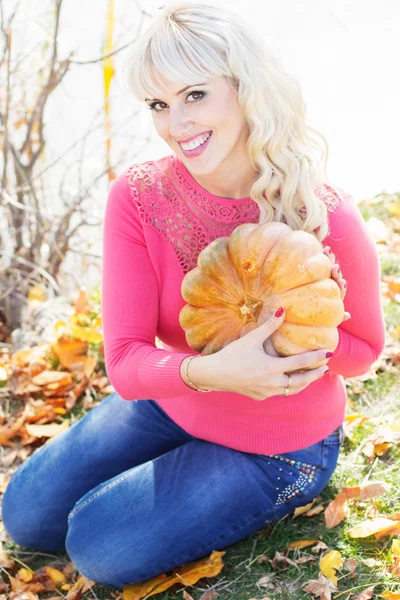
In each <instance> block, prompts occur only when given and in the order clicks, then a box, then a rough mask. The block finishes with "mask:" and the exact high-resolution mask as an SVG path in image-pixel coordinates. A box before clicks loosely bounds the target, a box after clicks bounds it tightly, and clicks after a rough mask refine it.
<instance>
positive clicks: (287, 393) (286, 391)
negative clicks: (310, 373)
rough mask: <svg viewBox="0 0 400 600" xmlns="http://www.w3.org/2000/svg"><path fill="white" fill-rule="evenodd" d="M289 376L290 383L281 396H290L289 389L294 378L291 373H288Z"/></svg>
mask: <svg viewBox="0 0 400 600" xmlns="http://www.w3.org/2000/svg"><path fill="white" fill-rule="evenodd" d="M288 377H289V380H288V384H287V386H286V387H285V392H284V393H283V394H280V395H281V396H289V390H290V387H291V385H292V378H291V377H290V375H288Z"/></svg>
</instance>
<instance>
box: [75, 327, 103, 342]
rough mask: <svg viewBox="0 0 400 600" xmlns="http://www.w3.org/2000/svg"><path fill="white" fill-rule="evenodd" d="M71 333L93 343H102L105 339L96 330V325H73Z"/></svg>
mask: <svg viewBox="0 0 400 600" xmlns="http://www.w3.org/2000/svg"><path fill="white" fill-rule="evenodd" d="M71 333H72V335H73V336H74V337H76V338H78V339H79V340H84V341H86V342H90V343H91V344H100V343H101V342H102V341H103V335H102V334H101V333H99V332H98V331H95V328H94V327H90V328H89V327H80V326H79V325H71Z"/></svg>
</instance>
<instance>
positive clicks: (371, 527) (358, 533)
mask: <svg viewBox="0 0 400 600" xmlns="http://www.w3.org/2000/svg"><path fill="white" fill-rule="evenodd" d="M388 527H393V521H391V520H390V519H386V518H385V517H377V518H376V519H367V520H366V521H362V522H361V523H360V524H359V525H356V527H352V528H351V529H348V530H347V531H346V532H345V533H346V534H347V535H349V536H350V537H353V538H364V537H368V536H369V535H372V534H373V533H377V532H378V531H382V530H383V529H386V528H388Z"/></svg>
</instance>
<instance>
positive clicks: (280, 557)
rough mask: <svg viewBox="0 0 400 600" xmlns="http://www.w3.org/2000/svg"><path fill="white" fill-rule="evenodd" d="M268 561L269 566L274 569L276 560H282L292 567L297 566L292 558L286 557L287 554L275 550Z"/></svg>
mask: <svg viewBox="0 0 400 600" xmlns="http://www.w3.org/2000/svg"><path fill="white" fill-rule="evenodd" d="M268 562H270V563H271V566H272V568H273V569H276V567H277V562H284V563H286V564H288V565H291V566H292V567H296V569H298V568H299V567H298V566H297V564H296V563H295V561H294V560H292V559H291V558H288V557H287V556H285V555H284V554H281V553H280V552H275V556H274V558H273V559H272V560H269V561H268Z"/></svg>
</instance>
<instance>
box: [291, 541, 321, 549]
mask: <svg viewBox="0 0 400 600" xmlns="http://www.w3.org/2000/svg"><path fill="white" fill-rule="evenodd" d="M317 542H319V540H296V541H295V542H290V544H289V546H288V548H290V549H292V548H307V546H312V545H313V544H316V543H317Z"/></svg>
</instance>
